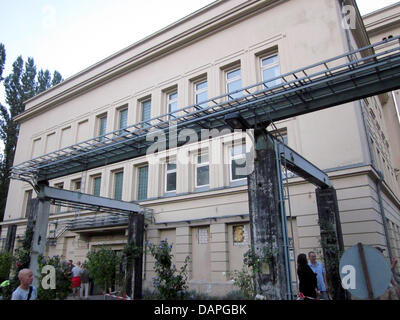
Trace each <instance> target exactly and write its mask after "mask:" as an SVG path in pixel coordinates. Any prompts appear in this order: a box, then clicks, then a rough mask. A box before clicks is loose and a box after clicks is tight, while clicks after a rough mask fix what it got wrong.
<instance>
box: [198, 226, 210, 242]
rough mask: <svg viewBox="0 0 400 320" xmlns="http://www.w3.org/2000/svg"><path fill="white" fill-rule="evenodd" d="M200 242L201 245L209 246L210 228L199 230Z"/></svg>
mask: <svg viewBox="0 0 400 320" xmlns="http://www.w3.org/2000/svg"><path fill="white" fill-rule="evenodd" d="M197 232H198V235H197V238H198V242H199V244H208V228H207V227H206V228H204V227H203V228H199V229H198V231H197Z"/></svg>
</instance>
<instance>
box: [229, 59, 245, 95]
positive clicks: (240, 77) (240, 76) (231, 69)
mask: <svg viewBox="0 0 400 320" xmlns="http://www.w3.org/2000/svg"><path fill="white" fill-rule="evenodd" d="M237 70H239V71H240V75H239V76H236V77H234V78H231V79H228V74H229V73H231V72H234V71H237ZM238 80H240V82H241V88H242V87H243V83H242V68H241V66H240V65H238V66H235V67H233V68H230V69H227V70H225V90H226V94H229V95H230V92H229V84H230V83H232V82H235V81H238ZM238 93H239V92H237V93H236V94H238ZM240 94H241V95H242V94H243V93H242V92H241V93H240ZM232 98H233V99H236V98H238V97H236V98H235V97H232ZM228 99H230V98H229V97H228Z"/></svg>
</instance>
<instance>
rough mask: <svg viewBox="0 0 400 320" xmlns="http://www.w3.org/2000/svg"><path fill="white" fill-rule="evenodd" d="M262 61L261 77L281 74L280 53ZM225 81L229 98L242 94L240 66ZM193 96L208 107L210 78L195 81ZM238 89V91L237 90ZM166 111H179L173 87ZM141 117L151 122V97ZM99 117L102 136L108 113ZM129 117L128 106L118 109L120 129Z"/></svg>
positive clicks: (227, 73)
mask: <svg viewBox="0 0 400 320" xmlns="http://www.w3.org/2000/svg"><path fill="white" fill-rule="evenodd" d="M260 61H261V77H262V81H263V82H264V81H267V80H269V79H272V78H275V77H277V76H279V75H280V67H279V59H278V55H276V54H275V55H272V56H268V57H265V58H262V59H260ZM225 83H226V87H225V90H226V93H227V94H229V99H236V98H239V97H240V96H242V92H241V91H240V89H241V88H242V75H241V68H240V66H236V67H233V68H229V69H228V70H226V71H225ZM279 83H280V79H276V80H272V81H269V82H266V83H265V85H266V86H268V87H271V86H274V85H278V84H279ZM193 84H194V85H193V88H194V89H193V90H194V92H193V95H194V96H193V97H194V99H193V100H194V102H195V104H197V105H198V106H199V107H202V108H206V107H207V106H208V104H207V102H206V101H207V100H208V99H209V96H208V80H207V78H206V76H205V77H203V78H200V80H197V81H195V82H194V83H193ZM237 91H238V92H237ZM166 104H167V105H166V108H165V109H166V111H167V113H173V112H175V111H177V110H178V109H179V108H178V90H177V89H172V90H170V91H168V92H166ZM139 113H140V115H139V119H140V121H141V122H143V126H144V127H146V126H148V125H149V124H148V123H146V121H149V120H150V119H151V97H150V98H146V99H145V100H142V101H141V102H140V111H139ZM97 118H98V120H97V121H98V125H97V128H98V131H97V133H98V135H99V136H102V135H104V134H106V132H107V114H102V115H100V116H98V117H97ZM127 119H128V107H123V108H121V109H119V111H118V128H117V130H118V129H122V128H125V127H127V125H128V123H127ZM172 119H173V115H170V117H169V120H172Z"/></svg>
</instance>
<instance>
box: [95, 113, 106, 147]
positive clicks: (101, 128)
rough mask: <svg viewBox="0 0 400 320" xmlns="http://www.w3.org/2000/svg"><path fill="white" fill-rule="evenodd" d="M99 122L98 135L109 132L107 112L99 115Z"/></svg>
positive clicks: (102, 139) (101, 139)
mask: <svg viewBox="0 0 400 320" xmlns="http://www.w3.org/2000/svg"><path fill="white" fill-rule="evenodd" d="M97 123H98V130H97V135H98V136H102V135H104V134H106V132H107V114H104V115H101V116H99V117H97ZM99 140H100V141H104V137H102V138H100V139H99Z"/></svg>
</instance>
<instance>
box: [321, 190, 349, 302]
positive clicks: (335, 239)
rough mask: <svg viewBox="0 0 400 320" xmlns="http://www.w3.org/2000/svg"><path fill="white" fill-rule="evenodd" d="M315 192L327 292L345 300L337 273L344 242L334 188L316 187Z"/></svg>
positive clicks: (336, 298) (334, 297)
mask: <svg viewBox="0 0 400 320" xmlns="http://www.w3.org/2000/svg"><path fill="white" fill-rule="evenodd" d="M315 193H316V198H317V206H318V219H319V226H320V232H321V247H322V250H323V254H324V264H325V270H326V276H327V282H328V286H329V292H330V293H331V295H332V298H333V299H334V300H345V299H346V298H347V297H346V292H345V290H344V289H343V287H342V285H341V280H340V273H339V272H340V270H339V260H340V257H341V254H342V253H343V251H344V244H343V235H342V228H341V224H340V216H339V208H338V203H337V196H336V190H335V189H334V188H326V189H320V188H318V189H316V191H315Z"/></svg>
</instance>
